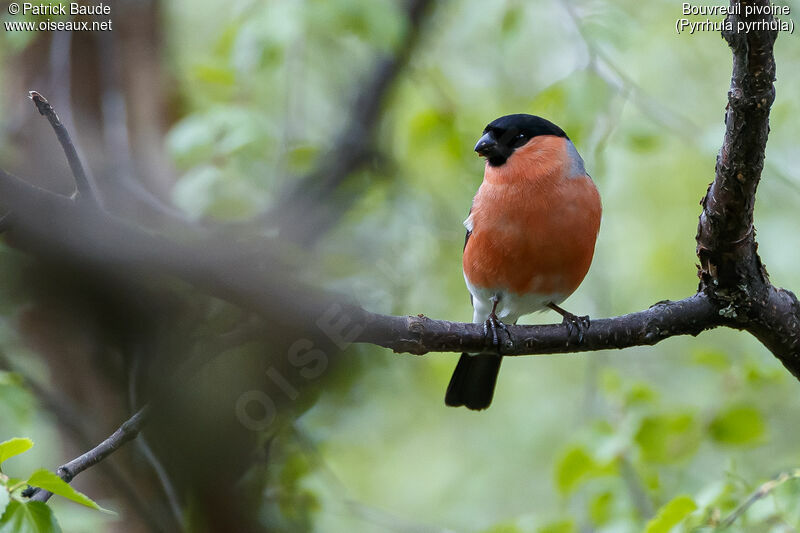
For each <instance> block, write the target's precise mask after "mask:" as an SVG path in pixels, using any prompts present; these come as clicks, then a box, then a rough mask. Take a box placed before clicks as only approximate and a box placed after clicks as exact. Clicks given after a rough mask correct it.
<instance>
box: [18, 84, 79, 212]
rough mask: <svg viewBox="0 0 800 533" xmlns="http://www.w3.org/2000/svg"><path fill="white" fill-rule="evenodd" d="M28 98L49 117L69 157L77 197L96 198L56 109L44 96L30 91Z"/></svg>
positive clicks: (41, 112)
mask: <svg viewBox="0 0 800 533" xmlns="http://www.w3.org/2000/svg"><path fill="white" fill-rule="evenodd" d="M28 98H30V99H31V100H33V103H34V104H36V109H38V110H39V113H40V114H41V115H44V116H45V117H47V120H48V121H49V122H50V125H51V126H52V127H53V131H54V132H55V133H56V137H58V142H59V143H61V148H62V149H63V150H64V154H65V155H66V156H67V161H68V162H69V168H70V169H71V170H72V175H73V176H74V178H75V191H76V193H75V195H76V197H77V198H78V199H80V198H88V199H92V198H94V193H93V191H92V185H91V183H90V182H89V178H88V176H87V175H86V171H85V170H84V168H83V164H82V163H81V159H80V157H78V152H77V151H76V150H75V145H74V144H72V139H71V138H70V136H69V132H68V131H67V128H66V127H64V124H63V123H62V122H61V119H60V118H58V115H57V114H56V111H55V109H53V106H52V105H50V102H48V101H47V99H46V98H45V97H44V96H42V95H41V94H39V93H38V92H36V91H30V92H29V93H28Z"/></svg>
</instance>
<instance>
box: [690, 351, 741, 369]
mask: <svg viewBox="0 0 800 533" xmlns="http://www.w3.org/2000/svg"><path fill="white" fill-rule="evenodd" d="M692 362H693V363H694V364H696V365H700V366H706V367H708V368H710V369H712V370H726V369H728V368H730V367H731V362H730V360H729V359H728V356H727V355H726V354H725V352H722V351H720V350H712V349H709V350H696V351H695V352H693V353H692Z"/></svg>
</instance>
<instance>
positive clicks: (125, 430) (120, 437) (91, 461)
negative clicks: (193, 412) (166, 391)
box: [31, 406, 148, 502]
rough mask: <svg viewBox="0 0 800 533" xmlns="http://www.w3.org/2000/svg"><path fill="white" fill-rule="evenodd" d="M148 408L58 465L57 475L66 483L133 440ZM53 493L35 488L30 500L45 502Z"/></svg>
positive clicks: (145, 417) (140, 410)
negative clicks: (70, 459)
mask: <svg viewBox="0 0 800 533" xmlns="http://www.w3.org/2000/svg"><path fill="white" fill-rule="evenodd" d="M147 412H148V408H147V407H146V406H145V407H142V408H141V409H139V411H137V412H136V414H134V415H133V416H132V417H130V418H129V419H128V420H126V421H125V422H124V423H123V424H122V425H121V426H120V427H119V429H117V430H116V431H115V432H114V433H112V434H111V436H109V437H108V438H107V439H106V440H104V441H103V442H101V443H100V444H98V445H97V446H95V447H94V448H92V449H91V450H89V451H88V452H86V453H84V454H83V455H81V456H80V457H76V458H75V459H73V460H72V461H70V462H68V463H65V464H63V465H61V466H59V467H58V469H57V470H56V473H57V474H58V476H59V477H60V478H61V479H63V480H64V481H66V482H67V483H69V482H71V481H72V480H73V479H75V476H77V475H78V474H80V473H81V472H83V471H84V470H86V469H88V468H91V467H92V466H94V465H96V464H97V463H99V462H100V461H102V460H103V459H105V458H106V457H108V456H109V455H111V454H112V453H114V452H115V451H117V450H118V449H119V448H120V447H121V446H122V445H124V444H125V443H127V442H129V441H131V440H133V439H135V438H136V436H137V435H139V431H140V430H141V429H142V426H143V425H144V422H145V420H146V419H147ZM52 495H53V493H52V492H49V491H46V490H37V491H35V492H34V493H33V494H32V496H31V500H33V501H38V502H46V501H47V500H49V499H50V497H51V496H52Z"/></svg>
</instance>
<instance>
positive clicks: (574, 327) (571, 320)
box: [548, 303, 591, 344]
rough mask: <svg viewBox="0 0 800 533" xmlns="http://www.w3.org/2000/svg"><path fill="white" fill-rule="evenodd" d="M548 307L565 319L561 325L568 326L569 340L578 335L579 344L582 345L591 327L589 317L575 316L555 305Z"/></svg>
mask: <svg viewBox="0 0 800 533" xmlns="http://www.w3.org/2000/svg"><path fill="white" fill-rule="evenodd" d="M548 307H549V308H550V309H552V310H553V311H555V312H556V313H558V314H559V315H561V316H562V317H563V319H562V320H561V323H562V324H564V325H565V326H567V338H568V339H569V338H571V337H572V336H573V334H575V333H577V334H578V344H582V343H583V337H584V334H585V333H586V330H588V329H589V326H590V325H591V321H590V320H589V315H584V316H578V315H573V314H572V313H570V312H569V311H567V310H565V309H562V308H560V307H559V306H557V305H556V304H554V303H551V304H549V305H548Z"/></svg>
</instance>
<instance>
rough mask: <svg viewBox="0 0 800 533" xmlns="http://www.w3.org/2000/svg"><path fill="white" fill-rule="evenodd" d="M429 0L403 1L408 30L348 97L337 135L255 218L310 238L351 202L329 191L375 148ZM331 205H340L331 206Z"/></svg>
mask: <svg viewBox="0 0 800 533" xmlns="http://www.w3.org/2000/svg"><path fill="white" fill-rule="evenodd" d="M432 5H433V2H432V0H408V1H407V2H406V4H405V9H404V11H405V15H406V24H407V30H406V33H405V37H404V38H403V40H402V42H401V43H400V44H399V46H398V48H397V50H396V52H394V53H393V54H390V55H388V56H385V57H381V58H379V59H378V60H377V62H376V64H375V66H374V67H373V70H372V74H371V76H370V77H369V78H368V79H367V80H366V81H365V82H364V83H363V84H362V88H361V90H360V91H359V92H358V94H357V95H356V97H355V98H354V99H353V101H352V104H351V108H350V112H349V114H348V116H349V117H350V119H349V121H348V123H347V125H346V126H345V127H344V128H343V129H342V131H341V132H340V133H339V135H338V137H337V138H336V141H335V142H334V144H333V146H332V147H331V148H330V150H328V152H327V154H325V155H324V156H323V157H321V158H320V161H321V162H322V163H321V164H320V165H319V166H318V167H317V168H316V169H314V170H313V171H312V172H310V173H309V174H307V175H306V176H303V177H301V178H300V179H298V180H296V181H295V182H294V183H293V184H292V185H291V186H290V187H288V188H287V189H286V190H285V191H283V192H282V193H281V194H279V195H278V198H277V201H276V202H275V207H274V208H272V209H271V210H270V211H268V212H266V213H265V214H264V215H263V217H259V218H260V219H261V220H260V222H264V223H267V224H270V223H275V224H277V225H278V226H279V229H280V231H281V233H282V234H283V235H284V236H285V237H289V238H291V239H295V240H298V241H301V242H307V243H308V242H313V241H314V240H316V239H317V238H319V236H320V235H321V234H322V233H323V228H325V227H329V226H330V225H332V224H333V223H334V221H335V220H336V219H337V218H338V215H337V212H342V211H343V209H344V208H345V207H346V206H347V205H349V202H352V200H353V198H352V194H351V195H347V198H342V199H340V200H339V201H338V202H336V201H335V198H332V195H333V193H334V191H335V190H336V189H337V188H338V187H339V186H341V185H342V183H343V182H345V180H346V179H347V178H348V177H349V176H350V175H352V174H353V173H354V172H355V171H357V170H358V169H359V168H361V167H362V166H363V165H364V164H365V163H367V162H368V161H369V159H370V157H371V156H372V155H373V154H374V150H375V141H374V139H375V129H376V128H377V126H378V124H379V122H380V119H381V117H382V116H383V115H382V113H381V111H382V110H383V107H384V105H385V103H386V100H387V99H388V95H389V92H390V89H391V88H392V87H393V85H394V83H395V81H396V80H397V78H398V75H399V74H400V73H401V72H402V71H403V69H404V68H405V67H406V65H407V64H408V60H409V58H410V57H411V55H412V53H413V51H414V49H415V48H416V46H417V44H418V42H419V39H420V33H421V26H422V22H423V19H424V17H425V15H426V13H428V12H429V11H430V9H431V8H432ZM336 203H339V204H342V205H338V206H337V205H334V204H336Z"/></svg>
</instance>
